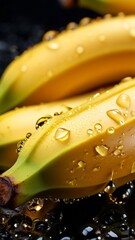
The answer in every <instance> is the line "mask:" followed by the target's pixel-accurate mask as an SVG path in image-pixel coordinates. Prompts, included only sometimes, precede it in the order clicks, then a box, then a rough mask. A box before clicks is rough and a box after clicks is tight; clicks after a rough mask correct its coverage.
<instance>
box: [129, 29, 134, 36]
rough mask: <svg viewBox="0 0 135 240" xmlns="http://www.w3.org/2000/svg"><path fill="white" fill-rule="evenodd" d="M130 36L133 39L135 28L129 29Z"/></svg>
mask: <svg viewBox="0 0 135 240" xmlns="http://www.w3.org/2000/svg"><path fill="white" fill-rule="evenodd" d="M129 33H130V36H131V37H133V38H135V28H132V29H130V32H129Z"/></svg>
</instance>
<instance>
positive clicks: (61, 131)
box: [55, 128, 70, 142]
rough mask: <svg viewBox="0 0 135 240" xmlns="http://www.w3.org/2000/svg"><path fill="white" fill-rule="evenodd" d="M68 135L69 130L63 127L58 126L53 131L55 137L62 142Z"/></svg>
mask: <svg viewBox="0 0 135 240" xmlns="http://www.w3.org/2000/svg"><path fill="white" fill-rule="evenodd" d="M69 137H70V130H68V129H65V128H58V129H57V130H56V132H55V139H56V140H58V141H60V142H64V141H66V140H68V139H69Z"/></svg>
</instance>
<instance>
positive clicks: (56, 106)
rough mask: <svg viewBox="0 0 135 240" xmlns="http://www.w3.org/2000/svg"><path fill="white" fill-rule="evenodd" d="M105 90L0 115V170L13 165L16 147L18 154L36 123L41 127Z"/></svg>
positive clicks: (15, 157) (16, 154) (17, 109)
mask: <svg viewBox="0 0 135 240" xmlns="http://www.w3.org/2000/svg"><path fill="white" fill-rule="evenodd" d="M107 89H108V88H105V89H102V88H100V89H98V90H97V91H94V92H90V93H87V94H82V95H79V96H76V97H72V98H68V99H64V100H61V101H56V102H51V103H44V104H40V105H32V106H26V107H21V108H16V109H14V110H11V111H9V112H6V113H4V114H2V115H0V158H1V160H0V170H1V171H4V170H7V169H8V168H9V167H11V166H12V165H13V164H14V163H15V161H16V159H17V156H18V153H17V146H18V152H19V150H21V148H22V147H23V145H24V144H25V141H26V140H27V139H28V138H29V137H30V136H31V134H32V133H33V132H34V130H35V127H36V123H37V124H38V123H39V125H42V123H43V122H44V121H47V119H49V118H52V117H55V116H56V117H57V115H59V114H61V113H62V112H65V111H68V110H69V109H70V108H73V107H75V106H77V105H79V104H81V103H83V102H85V101H87V100H88V99H89V100H90V99H91V100H92V99H93V98H95V97H98V95H100V94H101V93H102V92H103V91H107ZM17 143H18V144H17Z"/></svg>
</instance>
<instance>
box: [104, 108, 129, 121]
mask: <svg viewBox="0 0 135 240" xmlns="http://www.w3.org/2000/svg"><path fill="white" fill-rule="evenodd" d="M106 113H107V115H108V117H110V118H111V119H112V120H114V121H115V122H116V123H118V124H120V125H123V124H124V122H125V118H124V116H123V115H122V113H121V112H120V111H119V110H118V109H112V110H109V111H107V112H106Z"/></svg>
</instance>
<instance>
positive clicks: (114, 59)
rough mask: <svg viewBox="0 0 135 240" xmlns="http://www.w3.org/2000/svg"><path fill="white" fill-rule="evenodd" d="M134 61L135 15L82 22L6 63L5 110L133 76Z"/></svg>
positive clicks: (1, 107)
mask: <svg viewBox="0 0 135 240" xmlns="http://www.w3.org/2000/svg"><path fill="white" fill-rule="evenodd" d="M71 39H72V44H71V41H70V40H71ZM134 62H135V16H127V17H124V16H117V17H113V18H109V19H108V18H107V19H106V18H105V19H102V20H97V21H96V20H94V21H93V22H91V23H90V24H88V25H87V26H86V25H85V26H82V24H81V25H80V26H79V27H78V28H76V29H75V30H74V31H71V30H67V31H64V32H62V33H60V34H57V36H56V37H55V38H54V39H51V40H50V41H43V42H41V43H39V44H37V45H35V46H33V47H32V48H30V49H28V50H27V51H25V52H24V53H23V54H22V55H21V56H20V57H17V58H16V59H15V60H14V61H13V62H12V63H11V64H10V65H9V66H8V67H7V69H6V70H5V72H4V73H3V76H2V78H1V82H0V113H3V112H5V111H7V110H9V109H11V108H13V107H15V106H20V105H26V104H27V105H30V104H37V103H41V102H45V101H55V100H57V99H61V98H66V97H69V96H72V95H75V94H79V93H82V92H84V91H88V89H93V88H96V87H99V86H101V85H103V84H104V85H105V84H109V83H114V82H115V81H119V80H120V79H121V78H123V77H126V76H129V75H131V76H133V75H134V74H135V67H134Z"/></svg>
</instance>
